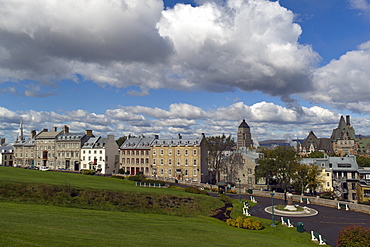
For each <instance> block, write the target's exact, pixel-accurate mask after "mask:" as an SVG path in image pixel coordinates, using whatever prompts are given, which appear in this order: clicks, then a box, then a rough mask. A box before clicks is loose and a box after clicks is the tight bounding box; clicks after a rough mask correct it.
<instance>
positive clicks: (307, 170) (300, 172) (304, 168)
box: [293, 164, 323, 194]
mask: <svg viewBox="0 0 370 247" xmlns="http://www.w3.org/2000/svg"><path fill="white" fill-rule="evenodd" d="M320 173H321V170H320V168H319V167H318V166H316V165H308V164H299V165H298V166H297V170H296V176H295V179H294V180H293V181H294V182H293V185H294V187H296V188H298V191H299V192H300V193H302V194H303V191H304V189H306V188H308V189H309V190H310V192H311V193H312V192H313V191H315V190H316V188H317V187H318V186H319V185H320V184H321V183H322V182H323V181H322V179H320Z"/></svg>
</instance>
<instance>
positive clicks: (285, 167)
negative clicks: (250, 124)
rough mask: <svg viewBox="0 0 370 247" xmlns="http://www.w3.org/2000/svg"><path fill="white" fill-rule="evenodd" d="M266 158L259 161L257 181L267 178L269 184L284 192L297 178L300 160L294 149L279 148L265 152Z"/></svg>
mask: <svg viewBox="0 0 370 247" xmlns="http://www.w3.org/2000/svg"><path fill="white" fill-rule="evenodd" d="M263 154H264V157H263V158H262V159H260V160H259V161H258V167H257V169H256V173H255V174H256V180H259V179H261V178H266V180H267V183H268V184H272V183H274V182H275V183H276V185H277V186H278V187H280V188H282V189H284V191H287V188H288V187H289V186H290V185H291V181H294V179H295V178H296V172H297V167H298V166H299V159H300V157H299V156H298V154H297V152H296V151H295V150H294V148H293V147H287V146H278V147H276V148H275V149H272V150H269V149H265V150H263ZM273 181H274V182H273Z"/></svg>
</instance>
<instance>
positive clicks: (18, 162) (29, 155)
mask: <svg viewBox="0 0 370 247" xmlns="http://www.w3.org/2000/svg"><path fill="white" fill-rule="evenodd" d="M19 133H20V134H19V135H18V137H17V140H16V141H15V143H14V144H13V147H14V162H13V165H14V166H21V167H27V166H30V167H35V166H36V163H35V159H36V151H35V150H36V140H35V137H36V131H35V130H32V131H31V133H30V136H29V138H24V136H23V126H22V124H21V126H20V131H19Z"/></svg>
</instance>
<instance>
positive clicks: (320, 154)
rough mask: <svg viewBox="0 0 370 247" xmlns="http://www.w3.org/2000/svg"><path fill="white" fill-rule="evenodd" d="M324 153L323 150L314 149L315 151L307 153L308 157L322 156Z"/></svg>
mask: <svg viewBox="0 0 370 247" xmlns="http://www.w3.org/2000/svg"><path fill="white" fill-rule="evenodd" d="M324 155H325V153H323V152H319V151H315V152H312V153H310V154H309V155H308V158H324Z"/></svg>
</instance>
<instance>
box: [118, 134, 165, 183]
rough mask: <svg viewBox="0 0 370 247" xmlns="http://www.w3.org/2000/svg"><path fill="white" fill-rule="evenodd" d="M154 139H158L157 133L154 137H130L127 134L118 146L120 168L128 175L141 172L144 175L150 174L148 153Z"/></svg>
mask: <svg viewBox="0 0 370 247" xmlns="http://www.w3.org/2000/svg"><path fill="white" fill-rule="evenodd" d="M156 139H158V136H157V135H156V136H154V137H144V136H140V137H131V135H129V136H128V138H127V140H126V141H125V142H124V143H123V144H122V145H121V147H120V157H119V161H120V166H121V169H123V170H124V172H125V173H126V174H130V175H136V174H139V173H142V174H144V175H145V176H151V175H152V174H151V172H150V170H151V169H150V168H151V167H150V164H151V162H150V156H149V153H150V147H151V145H152V143H153V141H154V140H156Z"/></svg>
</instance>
